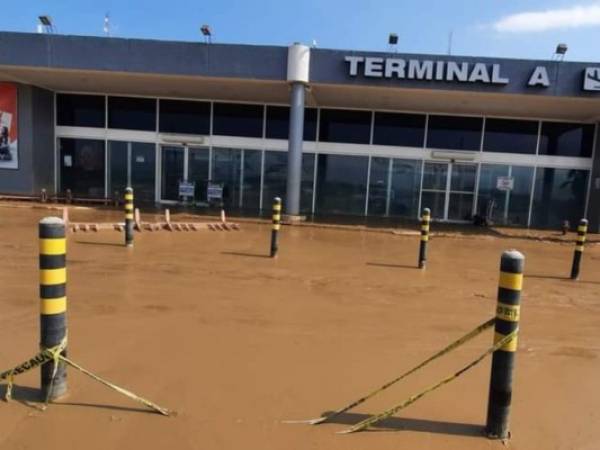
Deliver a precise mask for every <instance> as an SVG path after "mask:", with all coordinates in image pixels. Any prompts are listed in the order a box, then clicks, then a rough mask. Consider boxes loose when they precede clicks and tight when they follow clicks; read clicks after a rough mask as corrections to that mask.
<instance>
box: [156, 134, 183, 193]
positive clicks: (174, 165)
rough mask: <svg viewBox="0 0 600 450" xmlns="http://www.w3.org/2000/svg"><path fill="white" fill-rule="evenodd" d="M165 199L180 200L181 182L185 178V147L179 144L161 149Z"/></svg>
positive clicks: (162, 190)
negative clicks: (178, 145)
mask: <svg viewBox="0 0 600 450" xmlns="http://www.w3.org/2000/svg"><path fill="white" fill-rule="evenodd" d="M161 155H162V156H161V158H162V159H161V162H162V164H161V165H162V186H161V198H162V199H163V200H176V201H177V200H179V182H180V181H182V180H183V159H184V149H183V147H177V146H166V145H165V146H163V147H162V149H161Z"/></svg>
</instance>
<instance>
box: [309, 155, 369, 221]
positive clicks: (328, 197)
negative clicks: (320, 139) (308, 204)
mask: <svg viewBox="0 0 600 450" xmlns="http://www.w3.org/2000/svg"><path fill="white" fill-rule="evenodd" d="M368 166H369V158H367V157H366V156H345V155H323V154H320V155H317V199H316V200H317V203H316V208H315V213H317V214H351V215H363V214H364V212H365V198H366V195H367V168H368Z"/></svg>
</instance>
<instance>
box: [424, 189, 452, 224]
mask: <svg viewBox="0 0 600 450" xmlns="http://www.w3.org/2000/svg"><path fill="white" fill-rule="evenodd" d="M445 203H446V193H445V192H427V191H423V193H422V194H421V209H425V208H429V209H430V210H431V217H432V218H434V219H443V218H444V205H445Z"/></svg>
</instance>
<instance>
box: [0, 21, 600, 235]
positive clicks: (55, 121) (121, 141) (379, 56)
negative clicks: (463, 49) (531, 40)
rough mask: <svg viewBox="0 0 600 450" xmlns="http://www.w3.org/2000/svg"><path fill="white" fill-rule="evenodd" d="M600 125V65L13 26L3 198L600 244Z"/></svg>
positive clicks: (8, 42) (3, 44)
mask: <svg viewBox="0 0 600 450" xmlns="http://www.w3.org/2000/svg"><path fill="white" fill-rule="evenodd" d="M11 96H12V97H11ZM598 122H600V63H575V62H566V61H550V60H518V59H500V58H486V57H462V56H446V55H416V54H400V53H395V52H386V53H384V52H363V51H353V50H327V49H320V48H309V47H307V46H304V45H300V44H294V45H291V46H290V47H276V46H254V45H230V44H215V43H196V42H193V43H192V42H167V41H156V40H139V39H121V38H109V37H82V36H63V35H55V34H29V33H12V32H0V125H2V127H1V128H0V129H1V130H2V136H3V137H2V141H0V193H2V194H11V195H39V193H40V191H41V190H42V189H46V191H47V192H48V193H49V194H50V195H54V194H56V195H59V196H60V195H64V193H65V192H66V191H67V190H70V191H71V193H72V195H73V197H76V198H86V199H105V198H111V197H113V196H114V195H115V191H116V192H118V193H120V194H117V195H122V193H123V191H124V188H125V186H126V185H128V184H130V185H132V186H133V188H134V190H135V193H136V200H137V201H138V202H145V203H149V204H179V203H185V204H187V205H194V206H197V207H199V208H202V207H204V206H207V205H208V204H209V202H210V201H211V198H210V195H209V194H211V192H212V194H213V195H216V197H220V199H221V201H222V202H223V203H224V205H225V208H226V209H227V210H230V211H239V212H242V213H244V214H253V215H259V214H261V213H263V212H264V213H266V212H267V211H269V210H270V208H271V204H272V199H273V197H275V196H280V197H282V198H283V203H284V210H285V212H286V213H287V214H289V215H290V216H302V215H306V216H316V217H319V216H342V215H345V216H364V217H374V218H381V217H390V218H392V220H395V218H397V219H398V220H401V219H409V220H410V219H412V220H415V219H417V218H418V216H419V211H420V210H421V209H422V208H424V207H429V208H431V210H432V216H433V219H434V220H439V221H447V222H465V223H468V222H471V221H473V219H474V217H477V216H479V217H487V218H489V219H490V220H491V221H492V222H493V223H495V224H505V225H511V226H520V227H558V226H559V225H560V224H561V223H562V222H563V221H564V220H569V221H570V222H571V224H572V225H574V224H575V223H577V222H578V220H579V219H580V218H582V217H586V216H587V217H588V219H589V220H590V229H591V231H593V232H598V231H599V220H600V151H599V148H598V146H599V145H600V144H599V143H598V142H599V139H598V133H599V131H598ZM215 193H216V194H215Z"/></svg>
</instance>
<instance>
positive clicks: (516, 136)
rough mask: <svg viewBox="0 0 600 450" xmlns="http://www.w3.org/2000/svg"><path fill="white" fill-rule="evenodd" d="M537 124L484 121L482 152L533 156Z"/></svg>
mask: <svg viewBox="0 0 600 450" xmlns="http://www.w3.org/2000/svg"><path fill="white" fill-rule="evenodd" d="M538 128H539V124H538V122H534V121H527V120H507V119H486V121H485V135H484V140H483V151H486V152H507V153H527V154H535V149H536V145H537V136H538Z"/></svg>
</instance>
